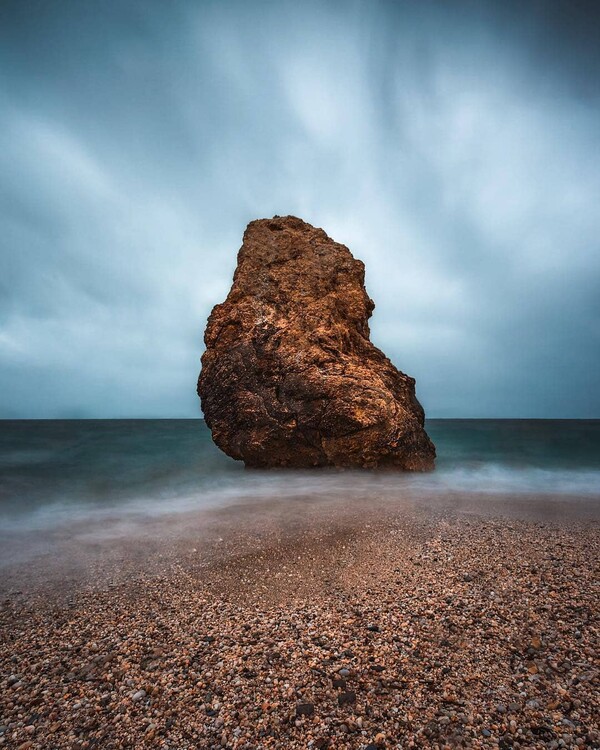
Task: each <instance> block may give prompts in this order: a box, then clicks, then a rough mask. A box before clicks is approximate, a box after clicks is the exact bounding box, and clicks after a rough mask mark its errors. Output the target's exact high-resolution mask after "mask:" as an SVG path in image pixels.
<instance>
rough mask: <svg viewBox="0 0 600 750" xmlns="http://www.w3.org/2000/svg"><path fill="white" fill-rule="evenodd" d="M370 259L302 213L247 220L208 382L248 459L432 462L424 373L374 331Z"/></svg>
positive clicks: (410, 466) (216, 432) (219, 314)
mask: <svg viewBox="0 0 600 750" xmlns="http://www.w3.org/2000/svg"><path fill="white" fill-rule="evenodd" d="M373 308H374V304H373V301H372V300H371V299H370V297H369V296H368V294H367V292H366V290H365V287H364V265H363V263H362V262H361V261H359V260H357V259H355V258H354V257H353V256H352V253H351V252H350V250H349V249H348V248H347V247H345V246H344V245H341V244H339V243H337V242H335V241H334V240H332V239H331V238H330V237H328V236H327V234H326V233H325V232H324V231H323V230H322V229H318V228H315V227H313V226H311V225H310V224H308V223H306V222H305V221H303V220H302V219H299V218H297V217H295V216H274V217H273V218H272V219H258V220H256V221H252V222H250V224H248V226H247V228H246V231H245V232H244V240H243V244H242V247H241V248H240V251H239V253H238V263H237V268H236V271H235V274H234V279H233V285H232V287H231V290H230V292H229V294H228V296H227V299H226V300H225V302H223V303H222V304H220V305H216V306H215V308H214V309H213V311H212V313H211V315H210V317H209V320H208V324H207V327H206V332H205V337H204V338H205V343H206V352H205V353H204V355H203V357H202V372H201V373H200V378H199V380H198V394H199V395H200V398H201V400H202V408H203V410H204V416H205V419H206V423H207V425H208V426H209V428H210V429H211V431H212V435H213V439H214V441H215V442H216V444H217V445H218V446H219V447H220V448H221V449H222V450H223V451H225V453H227V454H228V455H230V456H232V457H233V458H236V459H241V460H243V461H244V462H245V463H246V464H247V465H248V466H263V467H268V466H294V467H304V466H360V467H378V466H386V467H395V468H400V469H407V470H426V469H431V468H433V463H434V458H435V448H434V447H433V444H432V443H431V441H430V440H429V438H428V436H427V434H426V433H425V430H424V413H423V409H422V407H421V405H420V404H419V402H418V401H417V399H416V396H415V388H414V385H415V381H414V380H413V379H412V378H411V377H409V376H408V375H405V374H404V373H402V372H400V371H399V370H397V369H396V368H395V367H394V365H392V363H391V362H390V360H389V359H387V357H385V355H384V354H383V353H382V352H381V351H380V350H379V349H377V348H376V347H375V346H374V345H373V344H372V343H371V341H370V340H369V325H368V320H369V317H370V316H371V313H372V311H373Z"/></svg>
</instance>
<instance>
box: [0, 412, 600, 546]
mask: <svg viewBox="0 0 600 750" xmlns="http://www.w3.org/2000/svg"><path fill="white" fill-rule="evenodd" d="M427 430H428V432H429V434H430V435H431V437H432V439H433V441H434V442H435V444H436V447H437V454H438V458H437V463H436V465H437V468H436V470H435V472H433V473H428V474H403V473H395V472H364V471H335V470H309V471H287V470H277V471H257V470H246V469H244V466H243V465H242V464H241V463H240V462H237V461H233V460H232V459H230V458H228V457H227V456H226V455H224V454H223V453H221V452H220V451H219V450H218V449H217V448H216V447H215V445H214V444H213V442H212V440H211V436H210V432H209V430H208V429H207V428H206V426H205V424H204V422H203V421H202V420H99V421H96V420H89V421H88V420H82V421H14V422H13V421H3V422H0V524H1V527H2V530H3V532H4V533H10V532H15V533H18V532H19V531H23V530H26V529H27V530H34V529H44V528H51V527H57V526H61V525H66V524H70V523H73V522H85V521H87V520H88V519H89V520H90V522H92V521H95V522H98V521H102V519H103V518H109V517H110V518H114V517H128V518H136V517H140V518H147V517H156V516H160V515H164V514H173V513H181V512H186V511H193V510H196V509H210V508H219V507H223V506H227V505H235V504H239V503H252V502H253V501H256V500H260V501H263V500H265V499H271V500H273V501H277V502H286V503H291V502H293V501H294V499H297V498H301V497H306V496H307V495H310V497H311V499H312V501H318V499H319V497H320V496H323V497H325V496H327V497H332V496H343V497H344V498H346V499H348V500H350V501H351V500H352V499H353V498H356V499H362V500H367V501H368V499H369V498H377V499H379V500H381V499H384V500H386V501H387V500H389V501H390V502H394V501H395V500H401V499H403V498H405V497H407V496H410V497H412V498H415V497H416V498H419V497H427V498H428V499H429V500H431V498H432V497H434V498H435V497H436V496H444V495H448V494H449V493H450V494H457V493H458V494H460V495H461V496H464V495H468V494H472V495H479V494H485V495H496V496H502V495H506V496H508V497H512V498H514V497H515V496H518V497H521V498H522V499H523V502H527V499H528V498H530V497H532V496H533V497H538V498H539V497H544V496H548V497H569V498H577V497H580V498H585V499H586V500H587V501H588V502H589V501H590V500H594V499H598V500H600V421H598V420H596V421H584V420H577V421H565V420H560V421H553V420H531V421H528V420H429V421H428V423H427Z"/></svg>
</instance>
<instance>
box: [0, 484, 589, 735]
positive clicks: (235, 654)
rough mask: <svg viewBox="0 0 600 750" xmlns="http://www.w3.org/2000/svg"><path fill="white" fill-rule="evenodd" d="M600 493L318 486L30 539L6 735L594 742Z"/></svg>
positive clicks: (16, 615) (0, 703)
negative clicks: (513, 494) (321, 489)
mask: <svg viewBox="0 0 600 750" xmlns="http://www.w3.org/2000/svg"><path fill="white" fill-rule="evenodd" d="M597 506H598V503H597V501H594V500H593V499H589V500H577V499H568V498H562V499H558V498H554V499H552V498H531V497H530V498H525V497H520V498H513V499H509V498H506V497H500V496H485V497H484V496H470V497H469V496H466V497H464V496H456V495H453V496H451V495H448V496H447V497H446V498H444V499H443V500H440V499H439V498H438V499H436V500H435V501H433V500H432V501H431V502H424V501H423V499H422V498H420V499H418V500H417V499H414V500H410V499H407V502H405V503H404V504H403V505H402V506H399V505H398V504H397V503H394V504H390V503H386V502H371V503H368V504H366V503H365V502H362V503H361V502H355V503H352V504H347V503H344V502H342V501H340V500H339V499H335V498H329V499H327V498H319V499H316V498H314V497H306V498H304V499H301V500H297V501H295V502H294V503H292V504H289V503H288V504H277V503H273V502H268V503H260V502H254V503H248V504H244V505H241V506H238V507H230V508H226V509H221V510H218V511H211V512H208V511H207V512H204V513H202V514H193V513H192V514H185V515H184V514H179V515H177V516H173V517H169V516H166V517H164V518H160V519H156V518H155V519H149V520H147V521H141V520H140V519H136V520H135V522H132V521H131V520H129V521H127V522H124V521H123V519H120V520H118V519H113V520H112V521H110V522H109V521H108V520H107V519H105V520H104V521H103V522H102V529H99V528H91V527H89V526H87V527H86V525H85V524H84V525H83V526H82V527H80V528H75V527H70V528H61V529H56V530H54V531H53V532H52V534H51V535H50V536H48V534H47V533H46V536H45V538H44V540H42V539H40V537H39V533H38V536H37V539H34V537H35V536H36V535H35V534H34V533H33V532H32V533H31V534H29V536H27V535H24V536H23V537H22V538H21V539H19V540H17V541H18V542H19V543H20V546H21V548H22V551H23V549H24V545H26V544H27V543H29V544H33V543H34V541H35V542H36V544H37V545H38V546H37V547H35V549H36V556H35V557H33V558H30V559H29V560H28V561H27V555H23V556H21V557H18V556H17V555H15V557H14V559H13V561H12V563H11V562H10V555H9V556H8V557H7V556H5V557H4V561H5V562H4V567H3V583H2V591H3V593H2V597H3V598H2V607H1V612H0V642H1V644H2V648H1V651H0V726H1V727H2V729H0V745H1V746H5V747H21V748H91V747H101V748H138V747H139V748H142V747H156V748H165V750H166V748H169V749H171V750H175V749H177V750H182V749H183V748H213V747H214V748H224V747H225V748H227V747H229V748H248V749H249V748H309V747H310V748H324V747H331V748H370V750H373V749H374V748H384V747H385V748H397V747H403V748H404V747H422V748H436V747H437V748H444V747H489V748H493V747H500V748H511V747H514V748H519V747H520V748H542V747H548V748H557V747H589V748H592V747H598V746H599V743H600V735H599V726H598V720H599V719H598V717H599V714H600V711H599V709H600V704H599V700H598V687H599V683H598V667H599V664H598V653H599V651H600V649H599V645H600V644H599V642H598V614H599V607H598V584H599V581H600V576H599V575H598V574H599V571H600V554H599V553H600V523H599V519H598V510H597ZM100 531H102V533H100ZM42 541H44V544H45V545H46V548H45V550H44V548H43V545H42V546H40V545H41V543H42ZM15 549H16V548H15ZM25 561H26V562H25ZM28 743H29V744H28Z"/></svg>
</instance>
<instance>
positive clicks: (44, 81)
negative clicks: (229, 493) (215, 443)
mask: <svg viewBox="0 0 600 750" xmlns="http://www.w3.org/2000/svg"><path fill="white" fill-rule="evenodd" d="M597 16H598V14H597V11H595V7H594V5H593V4H591V5H587V4H585V3H579V4H573V3H560V2H532V3H528V4H526V7H523V4H518V5H517V4H513V3H509V2H499V1H498V2H497V3H482V2H464V3H452V4H448V3H441V2H439V3H438V2H420V3H412V2H376V0H369V2H350V1H348V2H343V1H342V0H337V1H335V0H331V2H327V1H326V0H321V1H320V2H311V1H310V0H309V1H307V2H303V3H292V2H286V1H283V2H277V3H275V2H251V1H248V2H186V1H185V0H178V1H177V2H174V3H162V2H152V1H151V0H145V2H140V1H137V0H118V2H117V0H115V2H102V3H99V2H98V3H96V2H86V3H80V2H75V0H73V1H72V2H70V1H69V2H66V1H65V2H47V1H42V0H38V1H37V2H34V0H26V1H25V2H23V1H22V0H20V1H17V0H12V1H9V0H6V1H5V2H4V3H3V4H2V6H0V237H2V246H1V249H0V254H1V256H0V257H1V260H2V269H3V271H2V274H1V275H0V416H5V417H10V416H22V417H54V416H98V417H110V416H194V415H196V414H198V409H199V407H198V404H197V399H196V397H195V380H196V377H197V371H198V368H199V357H200V354H201V350H202V332H203V327H204V323H205V320H206V317H207V315H208V313H209V311H210V308H211V307H212V305H213V304H215V303H216V302H219V301H221V300H222V299H223V298H224V296H225V295H226V293H227V289H228V287H229V284H230V281H231V276H232V273H233V268H234V264H235V254H236V251H237V248H238V246H239V244H240V240H241V234H242V231H243V229H244V227H245V224H246V223H247V222H248V221H249V220H251V219H253V218H258V217H263V216H271V215H273V214H276V213H277V214H288V213H292V214H296V215H299V216H301V217H303V218H304V219H306V220H307V221H310V222H311V223H313V224H316V225H319V226H322V227H323V228H324V229H325V230H326V231H327V232H328V233H329V234H330V235H331V236H332V237H334V238H335V239H336V240H338V241H341V242H344V243H345V244H347V245H348V246H349V247H350V248H351V250H352V251H353V252H354V254H355V255H356V256H358V257H360V258H362V259H363V260H364V261H365V263H366V266H367V284H368V290H369V293H370V294H371V296H372V297H373V298H374V299H375V301H376V304H377V308H376V311H375V314H374V318H373V322H372V331H373V338H374V340H375V342H376V343H377V344H378V345H379V346H381V348H383V349H384V351H386V353H388V354H389V355H390V356H391V358H392V359H393V360H394V362H395V363H396V364H397V365H398V366H399V367H401V368H402V369H405V370H406V371H407V372H409V373H410V374H412V375H414V376H415V377H417V380H418V394H419V396H420V398H421V400H422V401H423V403H424V405H425V407H426V409H427V411H428V413H429V414H430V415H431V416H539V417H552V416H553V417H589V416H596V417H598V416H600V396H599V394H598V388H597V383H598V377H599V375H600V346H599V343H600V341H599V339H600V325H599V314H598V313H599V310H598V306H599V305H598V300H599V294H598V293H599V286H600V285H599V276H600V253H599V249H600V248H599V242H600V241H599V239H598V238H599V237H600V213H599V212H598V208H597V207H598V205H599V203H600V148H599V145H600V144H599V143H598V141H599V136H600V129H599V125H600V54H599V52H598V45H597V43H596V40H597V33H598V17H597Z"/></svg>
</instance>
